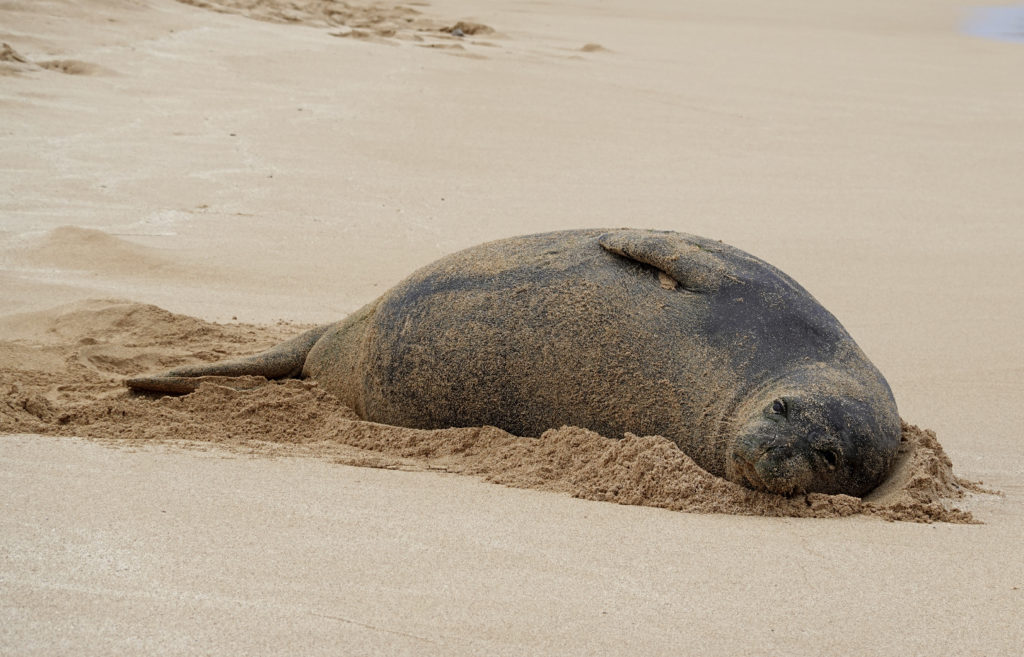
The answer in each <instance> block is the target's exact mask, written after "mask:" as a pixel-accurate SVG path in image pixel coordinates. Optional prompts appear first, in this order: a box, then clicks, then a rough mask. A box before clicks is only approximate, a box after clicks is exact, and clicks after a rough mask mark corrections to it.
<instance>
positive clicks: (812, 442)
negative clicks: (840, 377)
mask: <svg viewBox="0 0 1024 657" xmlns="http://www.w3.org/2000/svg"><path fill="white" fill-rule="evenodd" d="M823 388H824V389H823ZM827 388H833V390H834V386H820V385H819V386H814V385H812V386H794V387H789V386H786V387H784V389H782V390H779V389H776V390H775V391H774V394H765V395H758V396H757V398H755V399H752V400H751V403H749V404H746V405H745V406H746V408H747V409H749V410H748V411H747V412H746V413H745V414H744V415H746V421H745V422H743V424H742V425H741V428H740V432H739V435H738V436H737V437H736V439H735V440H734V441H732V449H731V453H730V454H729V455H728V457H727V465H726V471H727V472H726V474H727V477H728V478H729V479H731V480H732V481H735V482H737V483H740V484H743V485H745V486H748V487H750V488H755V489H760V490H767V491H770V492H773V493H779V494H783V495H791V494H794V493H829V494H840V493H842V494H846V495H854V496H857V497H862V496H863V495H865V494H866V493H868V492H869V491H870V490H872V489H873V488H875V487H876V486H878V484H880V483H881V482H882V481H883V480H884V479H885V478H886V476H888V474H889V471H890V469H891V467H892V464H893V462H894V461H895V457H896V452H897V450H898V449H899V442H900V423H899V415H898V413H897V412H896V404H895V401H893V399H892V393H891V392H889V390H888V386H885V390H884V391H880V392H884V394H875V395H871V394H865V392H866V391H864V390H863V389H861V390H858V391H856V392H855V393H854V394H849V392H850V391H849V388H847V390H846V391H844V392H845V394H836V393H835V392H834V391H833V392H832V393H831V394H830V393H829V392H828V391H827Z"/></svg>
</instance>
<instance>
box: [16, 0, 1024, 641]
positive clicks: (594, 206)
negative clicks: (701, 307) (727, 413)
mask: <svg viewBox="0 0 1024 657" xmlns="http://www.w3.org/2000/svg"><path fill="white" fill-rule="evenodd" d="M748 5H750V3H733V2H728V3H722V2H711V1H710V0H707V1H696V2H685V3H678V2H670V1H668V0H649V1H645V2H640V3H628V2H624V1H622V0H614V1H613V2H608V3H600V4H598V3H592V2H571V1H566V2H542V3H529V4H523V3H514V2H495V3H488V4H487V5H485V6H481V5H480V4H479V3H470V2H467V1H465V0H458V1H447V0H442V1H437V2H431V3H429V4H428V3H418V2H417V3H409V4H405V5H388V4H385V3H379V4H371V3H349V4H348V5H345V4H343V3H332V2H314V1H312V0H296V1H294V2H285V1H283V0H282V1H280V2H256V1H255V0H210V1H200V0H193V1H190V2H175V1H173V0H142V1H132V0H88V1H86V2H70V1H66V0H49V1H48V2H26V1H16V0H15V1H10V0H9V1H5V2H0V42H3V43H4V44H6V45H5V46H3V47H2V48H0V119H2V120H0V143H2V144H3V153H4V161H3V165H2V167H0V394H2V395H3V399H2V401H0V433H3V434H4V435H2V436H0V460H2V462H3V467H2V468H0V551H2V555H3V558H2V559H0V601H2V603H0V653H3V654H5V655H6V654H12V655H22V654H40V655H43V654H46V655H52V654H72V653H73V654H124V653H126V652H129V653H133V652H147V653H158V654H197V653H206V654H270V653H295V652H301V653H304V654H321V653H323V654H327V653H330V654H334V653H338V652H343V653H345V654H380V653H381V652H386V653H389V654H395V653H403V654H404V653H410V654H413V653H414V654H446V655H447V654H479V653H484V652H487V653H494V654H544V653H551V654H627V653H628V654H634V653H639V654H661V653H668V652H672V653H684V654H709V655H715V654H737V653H745V654H780V653H781V654H807V655H820V654H880V653H883V652H885V653H891V652H893V651H897V652H899V653H903V654H911V655H913V654H978V655H982V654H983V655H1015V654H1019V650H1020V646H1021V645H1024V627H1022V623H1021V622H1020V619H1021V618H1022V617H1024V599H1022V595H1024V594H1022V588H1024V557H1022V556H1021V551H1020V545H1021V543H1022V539H1024V522H1022V521H1024V504H1022V502H1021V494H1022V493H1024V465H1022V457H1024V454H1022V449H1021V447H1020V445H1021V438H1020V436H1021V434H1020V430H1019V429H1018V427H1019V426H1020V424H1021V420H1022V419H1024V412H1022V411H1021V407H1020V403H1019V401H1020V399H1021V398H1022V393H1024V383H1022V376H1024V356H1022V355H1021V352H1022V350H1021V349H1020V346H1019V338H1018V335H1019V332H1020V331H1019V327H1020V326H1021V325H1022V323H1024V321H1022V320H1024V303H1022V301H1024V264H1022V258H1021V256H1022V248H1021V246H1020V244H1021V243H1022V242H1021V238H1022V237H1024V228H1022V227H1021V222H1020V213H1021V208H1022V207H1024V186H1022V185H1021V184H1020V172H1021V171H1022V170H1024V96H1021V94H1020V91H1019V88H1018V87H1019V85H1017V84H1016V83H1015V81H1016V79H1017V78H1018V77H1019V71H1020V70H1024V48H1022V47H1021V46H1020V44H1015V43H1010V42H998V41H988V40H983V39H979V38H975V37H970V36H965V35H963V34H961V33H960V31H959V25H960V22H961V21H962V19H963V17H964V8H963V7H962V6H961V5H958V4H956V3H952V2H939V3H935V2H924V1H923V0H914V1H912V2H907V3H901V4H900V5H899V6H898V7H892V6H888V5H886V4H884V3H869V4H865V3H852V2H850V3H848V2H835V3H827V5H826V6H819V3H811V2H783V3H776V4H773V5H772V6H771V7H770V8H769V7H767V6H766V7H756V6H748ZM459 34H462V35H463V36H458V35H459ZM627 225H628V226H638V227H650V228H661V229H672V230H680V231H685V232H692V233H697V234H702V235H707V236H709V237H714V238H717V239H722V240H724V241H726V242H728V243H731V244H734V245H736V246H738V247H740V248H742V249H744V250H747V251H750V252H751V253H754V254H755V255H758V256H760V257H762V258H764V259H766V260H768V261H770V262H772V263H773V264H775V265H777V266H778V267H780V268H781V269H783V270H784V271H786V272H788V273H789V274H791V275H792V276H793V277H794V278H796V279H797V280H798V281H800V282H801V283H802V284H803V285H804V286H805V287H806V288H808V290H810V291H811V293H812V294H814V295H815V296H816V297H817V298H818V299H819V300H820V301H821V302H822V303H823V305H825V307H827V308H829V309H830V310H832V311H833V312H834V313H835V314H836V316H837V317H838V318H839V319H840V320H841V321H842V322H843V323H844V325H845V326H846V327H847V328H848V329H849V330H850V332H851V334H852V335H853V336H854V338H855V339H856V340H857V341H858V342H859V344H860V345H861V347H863V349H864V350H865V352H866V353H867V354H868V356H869V357H870V358H871V359H872V360H873V362H874V363H875V364H876V365H878V367H879V369H881V371H882V372H883V373H885V375H886V376H887V378H888V380H889V383H890V384H891V386H892V388H893V390H894V393H895V395H896V399H897V402H898V404H899V407H900V411H901V415H902V416H903V417H904V418H905V419H906V420H907V421H908V422H911V423H913V424H916V425H919V426H920V427H926V428H927V429H929V430H932V431H934V433H926V432H925V431H924V430H921V429H917V428H916V427H910V426H907V427H905V431H904V435H905V437H906V438H907V439H908V455H909V456H913V457H914V458H913V459H911V458H909V456H908V459H907V460H906V461H905V462H904V467H903V468H902V469H901V470H900V472H899V474H900V476H899V477H896V478H894V481H893V482H890V486H888V487H887V488H886V489H885V490H883V491H880V492H879V493H878V495H877V496H876V499H874V500H872V499H871V498H869V499H868V500H866V501H865V502H861V501H860V500H855V499H853V498H845V499H842V498H840V499H835V498H827V497H826V496H820V497H817V498H811V497H808V498H806V499H804V498H801V499H800V500H796V501H794V500H782V499H781V498H778V500H777V501H773V500H771V499H768V497H767V496H760V497H759V496H757V495H755V494H752V493H749V492H746V491H744V490H743V489H739V488H738V487H735V486H733V485H731V484H728V482H722V481H721V480H716V479H715V478H713V477H710V475H707V474H706V473H703V472H702V471H699V469H696V468H695V466H694V465H693V464H692V462H690V461H689V460H688V459H686V458H685V457H683V456H682V455H681V454H679V453H678V452H677V451H673V450H672V449H671V446H670V445H668V444H667V443H666V441H664V440H662V439H657V438H654V437H639V438H631V439H629V440H627V441H622V442H619V441H611V440H609V439H606V438H602V437H600V436H597V435H596V434H590V433H588V432H583V431H580V430H575V429H571V428H565V429H560V430H558V431H553V432H549V433H548V434H545V436H544V438H543V439H542V440H540V441H536V440H531V439H524V438H517V437H514V436H510V435H508V434H505V433H504V432H500V431H498V430H494V429H485V430H480V429H461V430H449V431H447V432H415V431H411V430H400V429H396V428H390V427H382V426H381V425H372V424H371V423H364V422H359V421H358V419H357V418H355V417H354V416H353V415H352V414H351V412H350V411H348V410H347V409H345V408H344V407H341V406H340V405H338V404H337V403H335V402H333V400H331V399H330V398H328V397H326V396H324V395H323V394H322V393H319V392H318V391H317V390H316V388H315V387H310V386H309V385H306V384H303V383H299V382H292V383H287V384H271V385H262V386H260V385H258V382H251V383H252V385H253V386H254V387H252V388H251V389H249V390H243V391H236V390H231V389H228V388H224V387H220V386H216V385H210V386H205V387H204V388H202V389H201V390H200V391H199V392H197V393H196V394H194V395H192V396H190V397H187V398H181V399H164V400H160V399H156V398H139V397H129V396H128V395H127V393H126V392H125V391H124V390H123V389H122V388H121V387H120V385H119V379H120V378H121V377H123V376H125V375H128V374H134V373H138V372H140V371H153V370H159V369H163V368H166V367H171V366H174V365H177V364H179V363H182V362H192V361H196V360H213V359H217V358H222V357H226V356H230V355H236V354H242V353H252V352H254V351H258V350H259V349H262V348H265V347H266V346H268V345H270V344H273V343H275V342H276V341H279V340H281V339H283V338H284V337H287V336H290V335H294V334H295V333H297V332H299V331H301V330H302V329H303V328H304V327H306V326H309V325H311V324H316V323H322V322H328V321H335V320H337V319H339V318H341V317H344V316H345V315H346V314H348V313H350V312H352V311H354V310H356V309H357V308H359V307H360V306H362V305H363V304H364V303H366V302H368V301H370V300H372V299H373V298H375V297H376V296H378V295H379V294H380V293H381V292H382V291H384V290H386V289H387V288H388V287H389V286H391V285H392V284H394V283H395V282H397V281H398V280H400V279H402V278H404V277H405V276H406V275H407V274H408V273H410V272H412V271H413V270H414V269H415V268H417V267H419V266H421V265H424V264H427V263H429V262H431V261H432V260H435V259H436V258H438V257H439V256H441V255H444V254H446V253H450V252H452V251H455V250H458V249H460V248H464V247H467V246H471V245H473V244H476V243H478V242H481V241H485V240H488V239H495V238H499V237H505V236H509V235H515V234H521V233H529V232H538V231H545V230H555V229H564V228H582V227H595V226H609V227H611V226H627ZM247 385H248V384H247ZM935 436H937V437H938V440H939V441H940V442H941V444H942V447H941V448H940V447H939V446H938V445H937V444H936V443H935V441H934V439H935ZM942 448H944V453H943V450H942ZM946 455H948V458H947V457H946ZM915 459H916V460H915ZM950 461H951V462H952V470H950ZM595 462H596V463H598V464H599V465H595ZM651 464H655V465H656V466H657V468H655V469H656V470H657V473H658V474H657V476H655V475H651V474H650V473H651V471H652V466H651ZM953 473H955V475H954V474H953ZM668 475H671V477H670V476H668ZM677 475H678V476H677ZM659 477H660V478H659ZM673 482H675V483H673ZM970 482H982V484H981V486H977V485H975V484H973V483H970ZM666 483H672V484H673V485H666ZM498 484H504V485H498ZM985 490H989V491H998V494H995V493H986V492H984V491H985ZM580 498H582V499H580ZM609 502H621V504H612V503H609ZM797 516H817V517H797ZM886 519H897V520H901V521H900V522H886V521H885V520H886ZM908 520H916V521H939V522H906V521H908Z"/></svg>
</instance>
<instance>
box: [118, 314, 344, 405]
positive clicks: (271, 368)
mask: <svg viewBox="0 0 1024 657" xmlns="http://www.w3.org/2000/svg"><path fill="white" fill-rule="evenodd" d="M330 326H331V325H330V324H325V325H324V326H318V327H316V328H315V329H312V330H309V331H306V332H305V333H303V334H302V335H299V336H297V337H294V338H292V339H291V340H288V341H287V342H282V343H281V344H279V345H277V346H276V347H273V348H271V349H269V350H267V351H264V352H263V353H262V354H256V355H255V356H247V357H245V358H236V359H234V360H225V361H221V362H219V363H210V364H208V365H186V366H184V367H177V368H175V369H173V370H170V371H168V372H164V373H163V374H155V375H152V376H137V377H133V378H130V379H127V380H126V381H125V382H124V383H125V385H126V386H128V387H129V388H131V389H132V390H141V391H149V392H166V393H172V394H179V395H182V394H187V393H190V392H193V391H194V390H195V389H196V388H198V387H199V384H200V383H202V382H203V381H204V380H208V379H206V377H218V376H220V377H229V376H246V375H252V376H263V377H266V378H268V379H286V378H290V377H297V376H299V375H300V374H302V367H303V365H304V364H305V362H306V355H307V354H308V353H309V350H310V349H312V348H313V345H314V344H316V342H317V340H319V339H320V337H321V336H322V335H323V334H324V333H325V332H326V331H327V329H328V328H330Z"/></svg>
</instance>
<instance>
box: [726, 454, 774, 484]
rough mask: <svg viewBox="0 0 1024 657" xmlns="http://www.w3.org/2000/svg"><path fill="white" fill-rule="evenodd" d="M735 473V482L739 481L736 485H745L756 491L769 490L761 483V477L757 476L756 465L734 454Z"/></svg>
mask: <svg viewBox="0 0 1024 657" xmlns="http://www.w3.org/2000/svg"><path fill="white" fill-rule="evenodd" d="M732 463H733V473H734V477H733V478H734V480H736V479H739V480H742V481H737V482H736V483H739V484H745V485H746V486H747V487H748V488H753V489H754V490H768V487H767V486H765V485H764V482H763V481H761V477H760V476H759V475H758V474H757V468H755V467H754V464H753V463H751V462H750V461H748V460H747V459H745V458H743V457H742V456H740V455H739V454H736V453H734V454H733V460H732Z"/></svg>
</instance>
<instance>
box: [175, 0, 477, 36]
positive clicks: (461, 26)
mask: <svg viewBox="0 0 1024 657" xmlns="http://www.w3.org/2000/svg"><path fill="white" fill-rule="evenodd" d="M178 1H179V2H183V3H185V4H188V5H195V6H197V7H203V8H206V9H212V10H214V11H217V12H222V13H233V14H241V15H243V16H248V17H249V18H254V19H256V20H265V21H273V22H280V23H295V24H302V25H312V26H315V27H330V28H336V31H334V32H332V33H331V34H332V35H333V36H339V37H352V38H357V39H370V40H376V41H389V40H402V41H415V42H424V41H428V42H429V41H443V40H445V39H455V38H458V37H462V36H467V35H473V36H477V35H479V36H483V35H493V34H494V30H493V29H492V28H491V27H490V26H488V25H484V24H482V23H476V22H471V21H458V22H456V23H454V24H452V25H447V24H446V23H443V22H440V21H437V20H434V19H431V18H429V17H427V16H424V15H423V14H422V13H421V12H420V11H418V10H416V9H414V8H412V7H409V6H405V5H401V4H384V3H376V2H374V3H365V4H362V3H352V2H336V1H332V0H288V1H287V2H274V1H269V2H268V0H178ZM429 45H435V46H436V45H441V44H429ZM452 45H454V44H452Z"/></svg>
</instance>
